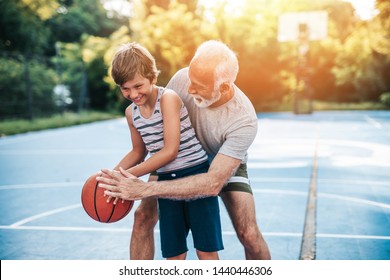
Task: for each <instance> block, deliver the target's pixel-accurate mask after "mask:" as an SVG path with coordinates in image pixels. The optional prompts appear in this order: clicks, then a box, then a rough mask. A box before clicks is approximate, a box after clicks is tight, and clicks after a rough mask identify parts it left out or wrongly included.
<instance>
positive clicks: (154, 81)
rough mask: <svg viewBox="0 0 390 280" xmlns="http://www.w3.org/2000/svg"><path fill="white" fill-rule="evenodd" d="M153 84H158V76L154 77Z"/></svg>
mask: <svg viewBox="0 0 390 280" xmlns="http://www.w3.org/2000/svg"><path fill="white" fill-rule="evenodd" d="M152 84H154V85H155V84H157V77H154V78H153V80H152Z"/></svg>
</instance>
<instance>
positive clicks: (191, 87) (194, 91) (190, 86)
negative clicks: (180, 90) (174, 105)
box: [188, 84, 196, 94]
mask: <svg viewBox="0 0 390 280" xmlns="http://www.w3.org/2000/svg"><path fill="white" fill-rule="evenodd" d="M188 93H189V94H195V93H196V90H195V89H194V87H193V86H192V84H190V85H189V86H188Z"/></svg>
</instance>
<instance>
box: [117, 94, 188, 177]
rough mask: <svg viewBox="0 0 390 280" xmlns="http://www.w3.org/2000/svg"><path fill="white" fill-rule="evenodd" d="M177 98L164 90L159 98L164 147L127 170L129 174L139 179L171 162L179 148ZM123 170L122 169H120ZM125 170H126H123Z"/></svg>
mask: <svg viewBox="0 0 390 280" xmlns="http://www.w3.org/2000/svg"><path fill="white" fill-rule="evenodd" d="M181 106H182V103H181V100H180V98H179V96H178V95H177V94H176V93H175V92H173V91H171V90H166V91H165V92H164V94H163V95H162V96H161V114H162V118H163V126H164V147H163V148H162V149H161V150H160V151H158V152H157V153H155V154H153V155H152V156H151V157H150V158H148V159H147V160H146V161H144V162H142V163H140V164H138V165H137V166H134V167H132V168H130V169H128V172H130V173H131V174H133V175H135V176H137V177H140V176H143V175H145V174H148V173H150V172H152V171H155V170H157V169H159V168H161V167H162V166H165V165H166V164H168V163H170V162H171V161H173V160H174V159H175V158H176V157H177V154H178V151H179V146H180V108H181ZM122 168H123V167H122ZM124 169H126V168H124Z"/></svg>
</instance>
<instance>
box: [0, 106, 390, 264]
mask: <svg viewBox="0 0 390 280" xmlns="http://www.w3.org/2000/svg"><path fill="white" fill-rule="evenodd" d="M130 148H131V146H130V139H129V132H128V128H127V124H126V121H125V120H124V119H117V120H111V121H104V122H98V123H93V124H88V125H80V126H75V127H70V128H62V129H53V130H48V131H42V132H34V133H27V134H23V135H17V136H10V137H3V138H0V194H1V198H2V202H1V204H0V250H1V251H0V258H1V259H2V260H18V259H23V260H42V259H45V260H46V259H54V260H67V259H74V260H98V259H105V260H116V259H128V256H129V248H128V246H129V240H130V234H131V228H132V224H133V211H132V212H131V213H130V214H129V215H128V216H127V217H126V218H125V219H123V220H121V221H120V222H117V223H114V224H101V223H98V222H95V221H94V220H92V219H91V218H89V216H87V214H86V213H85V212H84V210H83V208H82V206H81V202H80V192H81V188H82V185H83V183H84V181H85V180H86V178H88V177H89V176H90V175H91V174H92V173H94V172H96V171H98V170H100V169H101V168H104V167H108V168H112V167H113V166H115V164H116V163H117V162H118V161H119V160H120V159H121V157H122V156H123V155H124V154H125V153H126V152H127V151H128V150H129V149H130ZM314 163H315V164H314ZM314 167H315V169H316V176H314V177H313V175H312V174H313V168H314ZM249 175H250V179H251V184H252V188H253V192H254V198H255V201H256V209H257V220H258V223H259V225H260V228H261V230H262V232H263V234H264V237H265V239H266V241H267V243H268V245H269V247H270V250H271V255H272V258H273V259H277V260H297V259H299V258H300V254H301V244H302V237H303V231H304V226H305V223H307V222H309V223H311V224H312V225H313V226H315V236H314V237H315V240H314V241H315V243H314V250H315V258H316V259H320V260H380V259H387V260H388V259H390V112H387V111H377V112H367V111H359V112H315V113H313V114H311V115H294V114H291V113H275V114H274V113H272V114H261V115H259V131H258V136H257V138H256V140H255V142H254V143H253V145H252V147H251V148H250V150H249ZM311 184H314V186H315V195H316V204H315V218H314V219H311V220H309V221H308V220H307V219H306V213H307V206H308V194H309V187H310V185H311ZM137 205H138V203H136V204H135V207H137ZM221 211H222V213H221V218H222V225H223V237H224V244H225V250H223V251H221V252H220V257H221V259H229V260H232V259H244V253H243V249H242V246H241V244H240V243H239V241H238V240H237V238H236V235H235V232H234V230H233V227H232V225H231V222H230V220H229V217H228V215H227V213H226V210H225V208H224V206H223V204H222V203H221ZM155 240H156V254H155V257H156V259H161V258H162V257H161V253H160V249H159V248H160V242H159V233H158V226H157V227H156V230H155ZM191 243H192V241H191V238H189V244H190V245H191ZM188 258H189V259H196V255H195V253H194V251H193V250H192V249H190V252H189V255H188Z"/></svg>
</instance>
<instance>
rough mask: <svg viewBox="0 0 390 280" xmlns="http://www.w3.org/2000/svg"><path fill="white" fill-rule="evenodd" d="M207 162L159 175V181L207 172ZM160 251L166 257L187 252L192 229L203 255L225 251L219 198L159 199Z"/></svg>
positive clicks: (195, 242) (196, 246) (196, 244)
mask: <svg viewBox="0 0 390 280" xmlns="http://www.w3.org/2000/svg"><path fill="white" fill-rule="evenodd" d="M207 170H208V163H207V162H206V163H204V164H200V165H197V166H194V167H190V168H186V169H182V170H178V171H174V172H171V173H164V174H159V175H158V180H159V181H165V180H173V179H177V178H182V177H186V176H190V175H194V174H199V173H205V172H207ZM183 187H185V186H183ZM158 207H159V219H160V222H159V224H160V238H161V250H162V255H163V257H164V258H170V257H174V256H178V255H180V254H182V253H185V252H187V251H188V247H187V236H188V233H189V230H191V233H192V237H193V240H194V247H195V248H196V249H197V250H199V251H203V252H216V251H219V250H222V249H223V242H222V229H221V219H220V216H219V205H218V197H206V198H201V199H195V200H189V201H185V200H170V199H162V198H159V199H158Z"/></svg>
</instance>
